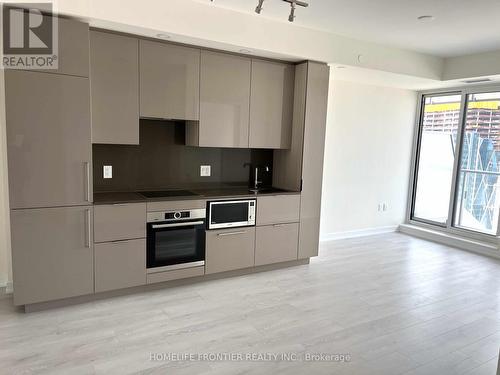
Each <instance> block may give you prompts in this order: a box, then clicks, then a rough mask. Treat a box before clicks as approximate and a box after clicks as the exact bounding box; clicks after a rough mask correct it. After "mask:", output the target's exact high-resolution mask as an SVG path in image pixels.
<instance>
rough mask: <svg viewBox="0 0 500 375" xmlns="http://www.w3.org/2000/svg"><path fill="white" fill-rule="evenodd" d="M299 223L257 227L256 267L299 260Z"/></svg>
mask: <svg viewBox="0 0 500 375" xmlns="http://www.w3.org/2000/svg"><path fill="white" fill-rule="evenodd" d="M298 242H299V223H289V224H273V225H266V226H261V227H257V229H256V236H255V265H256V266H262V265H264V264H271V263H279V262H287V261H291V260H296V259H297V249H298Z"/></svg>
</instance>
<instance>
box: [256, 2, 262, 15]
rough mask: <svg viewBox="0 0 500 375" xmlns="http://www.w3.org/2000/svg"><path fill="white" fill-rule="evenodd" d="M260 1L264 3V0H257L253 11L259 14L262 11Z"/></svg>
mask: <svg viewBox="0 0 500 375" xmlns="http://www.w3.org/2000/svg"><path fill="white" fill-rule="evenodd" d="M262 3H264V0H259V4H258V5H257V7H256V8H255V13H257V14H260V12H261V11H262Z"/></svg>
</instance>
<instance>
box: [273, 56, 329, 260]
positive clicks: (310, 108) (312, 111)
mask: <svg viewBox="0 0 500 375" xmlns="http://www.w3.org/2000/svg"><path fill="white" fill-rule="evenodd" d="M328 82H329V68H328V65H326V64H322V63H315V62H311V61H307V62H305V63H302V64H299V65H297V66H296V68H295V90H294V91H295V93H294V106H293V127H292V141H291V148H290V149H289V150H275V151H274V155H273V168H274V173H273V186H274V187H277V188H281V189H286V190H300V191H301V202H300V227H299V250H298V254H299V259H304V258H309V257H312V256H316V255H318V247H319V225H320V211H321V185H322V176H323V153H324V148H325V130H326V111H327V101H328Z"/></svg>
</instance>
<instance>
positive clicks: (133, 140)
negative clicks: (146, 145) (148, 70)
mask: <svg viewBox="0 0 500 375" xmlns="http://www.w3.org/2000/svg"><path fill="white" fill-rule="evenodd" d="M90 83H91V85H90V87H91V98H92V143H108V144H139V41H138V40H137V39H136V38H130V37H125V36H121V35H114V34H109V33H103V32H99V31H93V30H92V31H91V32H90Z"/></svg>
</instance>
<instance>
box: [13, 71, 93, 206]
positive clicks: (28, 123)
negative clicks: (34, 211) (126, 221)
mask: <svg viewBox="0 0 500 375" xmlns="http://www.w3.org/2000/svg"><path fill="white" fill-rule="evenodd" d="M5 89H6V95H5V103H6V120H7V152H8V168H9V191H10V208H12V209H17V208H35V207H55V206H71V205H84V204H88V203H89V202H91V201H92V183H91V181H92V172H91V171H92V168H91V165H90V164H91V152H92V149H91V142H90V133H91V131H90V103H89V101H90V100H89V99H90V95H89V80H88V78H82V77H74V76H68V75H60V74H49V73H39V72H31V71H15V70H6V71H5Z"/></svg>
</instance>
